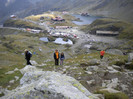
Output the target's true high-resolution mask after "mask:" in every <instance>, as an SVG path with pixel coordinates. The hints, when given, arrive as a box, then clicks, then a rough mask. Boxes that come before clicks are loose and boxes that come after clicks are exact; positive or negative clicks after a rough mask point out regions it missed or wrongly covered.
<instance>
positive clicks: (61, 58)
mask: <svg viewBox="0 0 133 99" xmlns="http://www.w3.org/2000/svg"><path fill="white" fill-rule="evenodd" d="M64 59H65V55H64V53H63V52H62V53H61V54H60V65H63V61H64Z"/></svg>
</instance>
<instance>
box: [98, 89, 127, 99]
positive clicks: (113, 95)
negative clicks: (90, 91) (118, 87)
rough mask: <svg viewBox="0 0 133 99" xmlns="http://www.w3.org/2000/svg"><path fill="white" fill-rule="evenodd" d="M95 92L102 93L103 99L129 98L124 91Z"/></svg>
mask: <svg viewBox="0 0 133 99" xmlns="http://www.w3.org/2000/svg"><path fill="white" fill-rule="evenodd" d="M96 94H103V95H104V97H105V99H129V98H128V96H127V95H126V94H125V93H122V92H118V93H109V92H108V91H97V92H96Z"/></svg>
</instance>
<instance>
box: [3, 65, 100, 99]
mask: <svg viewBox="0 0 133 99" xmlns="http://www.w3.org/2000/svg"><path fill="white" fill-rule="evenodd" d="M21 72H22V73H23V74H24V76H23V77H22V78H21V80H20V84H21V85H20V86H19V87H17V88H16V89H14V90H12V91H10V92H8V93H6V95H5V96H4V97H2V99H10V98H11V99H14V98H15V99H24V98H26V99H90V98H91V99H99V98H98V97H96V96H95V95H94V94H92V93H90V92H89V91H88V90H87V89H86V88H85V87H84V86H82V85H81V84H80V83H79V82H78V81H77V80H75V79H74V78H72V77H69V76H66V75H64V74H60V73H57V72H51V71H47V72H46V71H42V70H40V69H37V68H36V67H34V66H29V65H27V66H26V67H25V68H23V69H22V70H21Z"/></svg>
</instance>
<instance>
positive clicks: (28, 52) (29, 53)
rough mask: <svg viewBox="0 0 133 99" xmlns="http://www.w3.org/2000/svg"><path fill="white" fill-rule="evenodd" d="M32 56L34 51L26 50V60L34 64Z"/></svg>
mask: <svg viewBox="0 0 133 99" xmlns="http://www.w3.org/2000/svg"><path fill="white" fill-rule="evenodd" d="M31 57H32V53H31V52H30V51H28V50H25V59H26V61H27V65H32V64H31V63H30V58H31Z"/></svg>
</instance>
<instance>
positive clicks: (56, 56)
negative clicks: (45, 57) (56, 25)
mask: <svg viewBox="0 0 133 99" xmlns="http://www.w3.org/2000/svg"><path fill="white" fill-rule="evenodd" d="M54 59H55V65H59V52H58V50H55V53H54Z"/></svg>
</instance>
